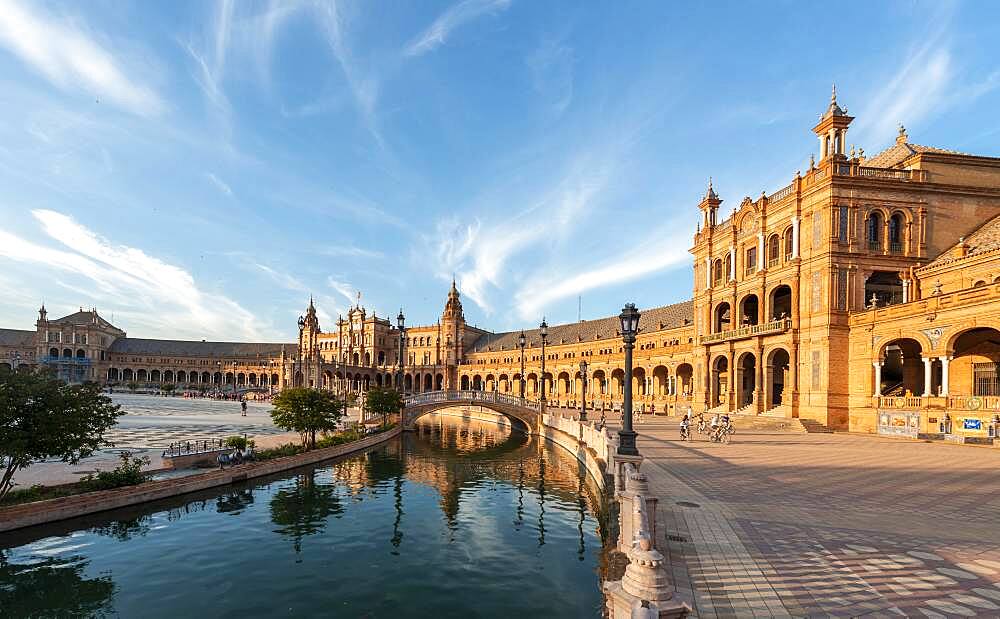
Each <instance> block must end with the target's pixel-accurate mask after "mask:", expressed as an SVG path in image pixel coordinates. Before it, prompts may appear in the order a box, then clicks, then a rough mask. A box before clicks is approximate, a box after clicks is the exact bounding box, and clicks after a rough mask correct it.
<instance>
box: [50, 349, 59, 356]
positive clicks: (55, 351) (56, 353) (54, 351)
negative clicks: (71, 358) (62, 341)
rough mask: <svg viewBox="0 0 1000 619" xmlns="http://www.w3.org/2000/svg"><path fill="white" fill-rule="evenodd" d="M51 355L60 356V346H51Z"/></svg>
mask: <svg viewBox="0 0 1000 619" xmlns="http://www.w3.org/2000/svg"><path fill="white" fill-rule="evenodd" d="M49 356H50V357H53V358H56V357H58V356H59V349H58V348H55V347H53V348H50V349H49Z"/></svg>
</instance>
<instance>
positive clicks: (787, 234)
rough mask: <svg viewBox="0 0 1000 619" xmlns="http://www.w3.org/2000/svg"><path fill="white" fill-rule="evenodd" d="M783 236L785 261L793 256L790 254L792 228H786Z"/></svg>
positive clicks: (791, 248)
mask: <svg viewBox="0 0 1000 619" xmlns="http://www.w3.org/2000/svg"><path fill="white" fill-rule="evenodd" d="M784 238H785V243H784V244H785V261H786V262H787V261H789V260H791V259H792V258H793V256H792V250H793V247H792V245H793V243H792V229H791V228H788V229H787V230H785V234H784Z"/></svg>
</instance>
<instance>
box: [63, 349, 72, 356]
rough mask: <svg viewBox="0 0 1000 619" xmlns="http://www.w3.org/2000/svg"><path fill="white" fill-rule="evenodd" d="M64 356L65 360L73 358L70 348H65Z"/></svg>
mask: <svg viewBox="0 0 1000 619" xmlns="http://www.w3.org/2000/svg"><path fill="white" fill-rule="evenodd" d="M62 356H63V359H72V358H73V351H72V350H70V349H69V348H63V352H62Z"/></svg>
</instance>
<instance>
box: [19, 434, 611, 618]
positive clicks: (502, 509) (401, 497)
mask: <svg viewBox="0 0 1000 619" xmlns="http://www.w3.org/2000/svg"><path fill="white" fill-rule="evenodd" d="M599 496H600V494H599V492H597V491H596V489H595V487H594V485H593V483H592V480H591V479H590V478H588V477H587V476H586V474H585V473H584V472H582V469H581V467H580V466H579V465H578V463H577V461H576V460H575V459H574V458H573V457H572V456H570V455H569V454H568V453H566V452H565V451H564V450H562V449H561V448H558V447H555V446H553V445H551V444H548V443H546V442H545V441H539V440H538V438H537V437H529V436H526V435H525V434H523V433H521V432H518V431H516V430H513V429H512V428H511V427H510V426H509V425H508V424H499V425H498V424H496V423H489V422H484V421H476V420H470V419H461V418H459V417H454V416H448V415H428V416H425V417H424V418H422V419H421V420H420V421H419V422H418V428H417V431H416V432H412V433H406V434H404V435H403V436H401V437H400V438H398V439H394V440H392V441H391V442H389V443H386V444H384V445H382V446H379V447H377V448H375V449H373V450H371V451H368V452H366V453H364V454H359V455H355V456H351V457H347V458H345V459H342V460H338V461H332V462H329V463H322V464H319V465H316V466H311V467H307V468H302V469H297V470H294V471H288V472H287V473H283V474H280V475H277V476H275V477H273V478H270V479H264V480H255V481H254V482H252V483H247V484H246V485H242V486H229V487H226V488H225V489H216V490H215V491H211V492H206V493H202V494H192V495H185V496H184V497H178V498H175V499H172V500H168V501H163V502H158V503H151V504H147V505H145V506H143V507H142V508H134V509H129V510H118V511H113V512H105V513H103V514H99V515H95V516H92V517H86V518H80V519H76V520H71V521H66V522H63V523H57V524H54V525H48V526H44V527H36V528H32V529H27V530H23V531H20V532H13V533H8V534H0V615H2V616H3V617H37V616H60V617H61V616H74V617H75V616H121V617H137V616H142V617H177V616H188V615H194V614H197V615H206V616H214V617H246V616H278V615H280V616H313V615H325V616H336V617H435V618H440V617H470V616H474V617H512V616H524V617H533V616H542V615H544V616H547V617H587V616H590V617H599V616H601V605H602V595H601V591H600V580H601V579H600V573H599V570H600V565H601V564H602V558H603V542H602V535H605V534H606V533H605V532H606V528H605V527H604V522H605V519H604V516H603V514H604V506H603V502H602V500H601V499H600V498H599Z"/></svg>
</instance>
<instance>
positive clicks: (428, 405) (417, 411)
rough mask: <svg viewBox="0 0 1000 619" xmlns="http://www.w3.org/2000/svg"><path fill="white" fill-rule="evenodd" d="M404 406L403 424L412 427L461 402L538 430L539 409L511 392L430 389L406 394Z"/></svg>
mask: <svg viewBox="0 0 1000 619" xmlns="http://www.w3.org/2000/svg"><path fill="white" fill-rule="evenodd" d="M404 402H405V408H404V410H403V419H404V423H403V426H404V427H405V428H412V427H413V423H414V422H415V421H416V420H417V419H419V418H420V417H423V416H424V415H427V414H429V413H433V412H436V411H440V410H443V409H447V408H457V407H462V406H475V407H478V408H482V409H488V410H490V411H491V412H494V413H497V414H500V415H504V416H505V417H508V418H510V419H511V420H512V421H514V422H516V423H518V424H523V426H524V428H522V429H524V430H525V431H527V432H528V433H529V434H535V433H537V431H538V430H537V429H538V425H539V413H538V410H537V409H536V408H535V406H534V405H532V404H530V403H528V402H526V401H524V400H521V399H520V398H518V397H516V396H510V395H506V394H502V393H497V392H493V391H479V390H474V389H473V390H463V391H431V392H427V393H421V394H417V395H412V396H409V397H407V398H406V399H405V400H404Z"/></svg>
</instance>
